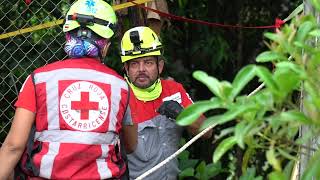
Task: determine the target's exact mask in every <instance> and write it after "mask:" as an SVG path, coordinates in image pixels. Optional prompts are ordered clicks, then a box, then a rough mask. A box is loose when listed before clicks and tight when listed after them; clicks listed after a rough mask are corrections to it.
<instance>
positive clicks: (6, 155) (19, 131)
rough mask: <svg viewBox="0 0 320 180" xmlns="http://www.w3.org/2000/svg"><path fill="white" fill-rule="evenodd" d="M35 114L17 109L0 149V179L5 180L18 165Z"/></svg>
mask: <svg viewBox="0 0 320 180" xmlns="http://www.w3.org/2000/svg"><path fill="white" fill-rule="evenodd" d="M34 120H35V114H34V113H33V112H32V111H29V110H27V109H24V108H17V109H16V112H15V115H14V118H13V122H12V125H11V128H10V131H9V134H8V135H7V137H6V139H5V141H4V143H3V144H2V147H1V149H0V164H1V165H2V166H1V168H0V179H7V178H8V177H9V175H10V173H12V172H13V170H14V167H15V166H16V164H17V163H18V161H19V159H20V157H21V155H22V153H23V151H24V149H25V146H26V144H27V141H28V137H29V133H30V130H31V127H32V125H33V123H34Z"/></svg>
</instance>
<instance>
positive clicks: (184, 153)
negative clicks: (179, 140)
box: [178, 151, 190, 160]
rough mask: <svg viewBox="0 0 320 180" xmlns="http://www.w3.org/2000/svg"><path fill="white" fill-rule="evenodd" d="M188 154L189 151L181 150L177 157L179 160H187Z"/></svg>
mask: <svg viewBox="0 0 320 180" xmlns="http://www.w3.org/2000/svg"><path fill="white" fill-rule="evenodd" d="M189 155H190V152H189V151H182V152H181V153H180V154H179V155H178V159H179V160H188V159H189Z"/></svg>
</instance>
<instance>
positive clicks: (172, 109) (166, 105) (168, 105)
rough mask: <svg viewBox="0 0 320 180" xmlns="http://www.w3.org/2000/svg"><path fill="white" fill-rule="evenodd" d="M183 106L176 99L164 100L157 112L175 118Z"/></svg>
mask: <svg viewBox="0 0 320 180" xmlns="http://www.w3.org/2000/svg"><path fill="white" fill-rule="evenodd" d="M182 110H183V107H182V106H181V105H180V104H179V103H178V102H177V101H173V100H170V101H164V102H163V103H162V104H161V106H160V107H159V109H157V112H158V113H159V114H161V115H164V116H167V117H168V118H170V119H176V118H177V116H178V115H179V114H180V112H181V111H182Z"/></svg>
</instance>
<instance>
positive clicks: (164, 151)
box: [120, 26, 212, 180]
mask: <svg viewBox="0 0 320 180" xmlns="http://www.w3.org/2000/svg"><path fill="white" fill-rule="evenodd" d="M161 50H162V44H161V42H160V40H159V38H158V36H157V35H156V33H155V32H154V31H152V30H151V29H150V28H149V27H143V26H140V27H135V28H132V29H130V30H128V31H127V32H125V33H124V36H123V38H122V41H121V52H120V53H121V60H122V62H123V63H124V68H125V71H126V77H125V78H126V80H127V82H128V83H129V85H130V87H131V90H132V91H133V94H134V95H135V99H131V100H130V107H131V111H132V115H133V116H134V120H135V121H136V123H138V145H137V148H136V150H135V151H134V152H133V153H131V154H128V165H129V174H130V179H134V178H137V177H138V176H139V175H141V174H142V173H144V172H146V171H147V170H149V169H151V168H152V167H153V166H155V165H157V164H158V163H160V162H161V161H163V160H164V159H165V158H167V157H168V156H170V155H171V154H173V153H174V152H175V151H176V150H177V149H178V143H179V140H180V137H181V133H182V127H179V126H178V125H176V123H175V121H174V120H175V119H176V117H177V115H178V114H179V113H180V112H181V111H182V109H183V107H186V106H188V105H190V104H192V100H191V99H190V97H189V95H188V94H187V92H186V91H185V89H184V88H183V86H182V85H181V84H180V83H177V82H175V81H173V80H164V79H160V74H161V72H162V70H163V68H164V60H163V59H162V58H161V52H162V51H161ZM203 119H204V118H203V117H201V118H199V119H198V121H196V122H195V123H194V124H192V125H191V126H189V127H187V130H188V131H189V132H190V133H191V134H197V133H198V129H199V127H200V124H201V123H202V121H203ZM211 134H212V132H209V133H208V134H206V137H207V138H208V137H210V136H211ZM178 173H179V168H178V162H177V159H174V160H172V161H170V162H169V163H167V164H166V165H165V166H163V167H162V168H160V169H159V170H157V171H156V172H154V173H153V174H151V175H150V176H148V177H147V178H146V179H150V180H154V179H161V180H168V179H169V180H175V179H177V176H178Z"/></svg>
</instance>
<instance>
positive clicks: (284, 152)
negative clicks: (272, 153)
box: [276, 147, 298, 161]
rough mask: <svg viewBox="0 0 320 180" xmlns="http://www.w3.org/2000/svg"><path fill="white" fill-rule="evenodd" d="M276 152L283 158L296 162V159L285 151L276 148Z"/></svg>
mask: <svg viewBox="0 0 320 180" xmlns="http://www.w3.org/2000/svg"><path fill="white" fill-rule="evenodd" d="M276 149H277V151H278V152H279V153H280V154H281V155H282V156H283V157H285V158H287V159H289V160H293V161H298V158H297V157H295V156H293V155H291V154H290V153H288V152H287V151H286V150H283V149H281V148H279V147H277V148H276Z"/></svg>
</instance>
